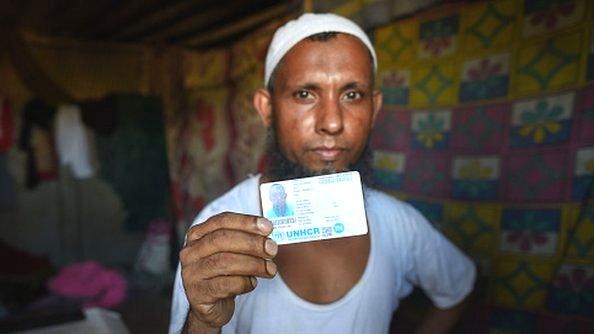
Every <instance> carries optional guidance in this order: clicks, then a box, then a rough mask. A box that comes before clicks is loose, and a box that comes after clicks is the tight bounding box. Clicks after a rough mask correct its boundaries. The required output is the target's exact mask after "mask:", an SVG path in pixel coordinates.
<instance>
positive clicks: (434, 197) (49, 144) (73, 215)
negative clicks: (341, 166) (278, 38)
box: [0, 0, 594, 333]
mask: <svg viewBox="0 0 594 334" xmlns="http://www.w3.org/2000/svg"><path fill="white" fill-rule="evenodd" d="M304 12H316V13H322V12H331V13H336V14H339V15H343V16H345V17H348V18H350V19H352V20H353V21H355V22H356V23H358V24H359V25H360V26H361V27H362V28H363V29H364V31H365V32H366V33H367V35H368V36H369V37H370V39H371V40H372V42H373V44H374V47H375V50H376V53H377V59H378V69H377V74H376V82H375V85H376V88H377V89H379V90H381V92H382V93H383V107H382V110H381V111H380V113H379V115H378V118H377V120H376V123H375V127H374V129H373V131H372V134H371V136H370V138H369V147H370V149H371V157H370V161H369V163H370V164H371V166H372V167H373V168H372V171H371V174H372V175H371V176H372V178H373V187H375V188H378V189H380V190H382V191H384V192H386V193H388V194H389V195H391V196H393V197H395V198H397V199H398V200H400V201H403V202H406V203H408V204H409V205H411V206H412V207H414V208H415V209H416V210H418V211H419V212H421V213H422V214H423V215H424V216H425V217H426V218H427V220H428V221H429V222H430V223H431V224H432V226H433V227H434V228H435V229H436V230H438V231H439V232H440V233H442V234H443V235H445V236H446V237H447V238H448V239H449V240H451V241H452V242H453V243H454V244H455V245H456V246H457V247H458V248H459V249H460V250H462V251H463V252H464V253H465V254H466V255H468V256H469V257H470V258H471V259H472V260H473V261H474V263H475V265H476V267H477V269H478V273H479V275H478V278H477V282H476V286H475V290H474V292H473V294H472V296H471V297H470V302H469V306H468V307H467V308H466V311H465V312H464V314H463V316H462V318H461V320H460V321H459V323H458V325H457V326H456V327H455V329H454V332H455V333H482V332H493V333H494V332H497V333H564V332H572V333H593V332H594V320H592V319H594V189H593V188H594V83H593V81H594V2H592V1H586V0H566V1H537V0H521V1H516V0H467V1H465V0H325V1H322V0H287V1H273V0H257V1H248V0H218V1H213V0H120V1H113V0H96V1H81V0H52V1H41V0H22V1H2V2H0V27H1V30H0V31H3V33H1V34H0V40H2V41H3V46H4V47H2V48H0V268H1V269H0V332H19V331H21V332H23V331H30V332H28V333H43V330H44V328H46V329H47V328H56V327H55V326H63V325H68V324H72V323H76V322H79V323H81V322H84V321H85V319H86V320H87V321H90V320H89V319H91V318H93V317H99V318H101V317H103V318H102V319H104V318H105V317H109V316H113V317H115V319H117V321H116V322H117V325H118V326H120V327H118V329H112V332H114V333H119V332H120V331H121V332H122V333H127V332H130V333H163V332H166V331H167V328H168V323H169V312H170V303H171V291H172V285H173V279H174V275H175V271H176V268H177V265H178V254H179V251H180V249H181V248H182V247H183V244H184V238H185V233H186V231H187V229H188V228H189V226H190V225H191V224H192V222H193V221H194V219H195V217H196V215H197V214H198V212H200V210H202V209H203V208H204V207H205V206H206V205H207V204H208V203H209V202H211V201H213V200H214V199H216V198H218V197H219V196H221V195H222V194H224V193H225V192H227V191H228V190H229V189H231V188H232V187H233V186H234V185H235V184H237V183H239V182H240V181H242V180H244V179H246V178H247V177H249V176H250V175H253V174H254V173H261V172H263V171H264V170H265V168H266V159H265V158H266V153H267V140H268V136H267V130H266V129H265V128H264V126H263V125H262V124H261V121H260V118H259V116H258V114H257V112H256V111H255V109H254V107H253V106H252V96H253V93H254V91H256V90H257V89H259V88H261V87H263V73H264V59H265V57H266V52H267V48H268V44H269V43H270V41H271V38H272V35H273V33H274V31H275V30H276V29H277V28H278V27H280V26H281V25H283V24H284V23H286V22H288V21H289V20H291V19H294V18H296V17H298V16H299V15H301V14H302V13H304ZM430 305H431V301H430V300H429V299H428V298H427V297H426V296H425V295H424V293H423V292H422V290H421V289H415V290H414V291H413V292H412V293H411V294H410V296H408V297H407V298H405V299H404V300H403V301H402V302H401V304H400V306H399V307H398V310H397V311H396V312H395V313H394V317H393V319H392V322H391V329H390V330H391V332H392V333H409V332H413V331H414V328H416V326H418V324H419V323H421V321H422V319H423V317H424V315H425V314H426V312H427V311H428V310H429V306H430ZM89 310H95V311H97V310H98V312H99V313H92V312H94V311H91V312H89ZM101 312H104V313H101ZM110 312H111V313H110ZM52 326H53V327H52ZM58 328H59V327H58ZM80 328H82V327H80ZM80 328H79V330H80ZM114 328H115V327H114ZM36 330H37V331H39V332H36ZM74 332H76V330H75V331H74Z"/></svg>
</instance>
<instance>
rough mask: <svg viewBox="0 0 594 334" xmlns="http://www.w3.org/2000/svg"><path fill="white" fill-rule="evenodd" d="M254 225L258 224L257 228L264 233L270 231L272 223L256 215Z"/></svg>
mask: <svg viewBox="0 0 594 334" xmlns="http://www.w3.org/2000/svg"><path fill="white" fill-rule="evenodd" d="M256 225H257V226H258V230H260V231H262V232H264V233H266V234H268V233H270V232H272V224H271V223H270V221H268V219H266V218H264V217H258V219H257V220H256Z"/></svg>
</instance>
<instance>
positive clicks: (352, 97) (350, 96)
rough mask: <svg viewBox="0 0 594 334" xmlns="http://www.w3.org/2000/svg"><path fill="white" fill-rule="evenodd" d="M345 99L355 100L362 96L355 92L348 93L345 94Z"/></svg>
mask: <svg viewBox="0 0 594 334" xmlns="http://www.w3.org/2000/svg"><path fill="white" fill-rule="evenodd" d="M345 97H346V98H347V99H349V100H356V99H360V98H361V97H362V94H361V93H359V92H355V91H350V92H347V93H346V94H345Z"/></svg>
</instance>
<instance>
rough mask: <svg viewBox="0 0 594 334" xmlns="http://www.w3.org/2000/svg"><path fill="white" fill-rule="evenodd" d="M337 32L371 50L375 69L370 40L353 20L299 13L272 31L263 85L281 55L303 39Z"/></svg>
mask: <svg viewBox="0 0 594 334" xmlns="http://www.w3.org/2000/svg"><path fill="white" fill-rule="evenodd" d="M323 32H339V33H345V34H349V35H353V36H355V37H357V38H358V39H359V40H361V42H363V44H365V46H367V48H368V49H369V52H371V57H372V58H373V69H374V70H377V58H376V56H375V50H374V49H373V45H371V41H369V38H368V37H367V35H366V34H365V32H364V31H363V30H362V29H361V28H360V27H359V26H358V25H357V24H355V23H354V22H353V21H351V20H349V19H347V18H344V17H342V16H338V15H335V14H312V13H307V14H303V15H301V16H300V17H299V18H298V19H296V20H292V21H289V22H287V23H286V24H285V25H283V26H282V27H280V28H278V30H277V31H276V32H275V33H274V36H273V37H272V42H270V46H269V47H268V53H267V54H266V68H265V69H264V85H265V86H267V85H268V81H269V80H270V76H271V75H272V71H274V69H275V68H276V66H277V65H278V63H279V62H280V60H281V59H282V58H283V56H284V55H285V54H286V53H287V52H289V50H290V49H291V48H292V47H294V46H295V44H297V43H299V42H300V41H302V40H303V39H305V38H307V37H309V36H311V35H315V34H319V33H323Z"/></svg>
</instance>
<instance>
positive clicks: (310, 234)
mask: <svg viewBox="0 0 594 334" xmlns="http://www.w3.org/2000/svg"><path fill="white" fill-rule="evenodd" d="M260 200H261V202H262V212H263V216H264V217H266V218H267V219H268V220H270V221H271V222H272V225H273V226H274V230H273V231H272V234H271V235H270V238H271V239H273V240H274V241H275V242H276V243H277V244H279V245H284V244H292V243H296V242H305V241H314V240H325V239H334V238H343V237H351V236H355V235H362V234H366V233H367V218H366V216H365V205H364V202H363V189H362V187H361V176H360V175H359V172H344V173H337V174H330V175H323V176H313V177H306V178H301V179H294V180H286V181H278V182H270V183H263V184H261V185H260Z"/></svg>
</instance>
